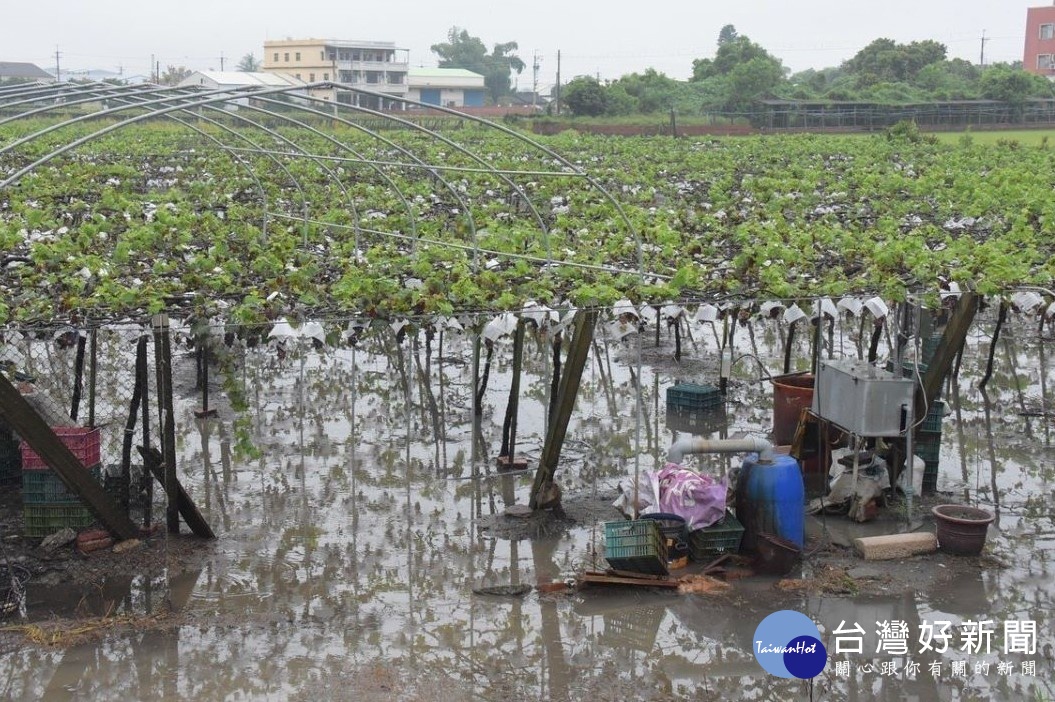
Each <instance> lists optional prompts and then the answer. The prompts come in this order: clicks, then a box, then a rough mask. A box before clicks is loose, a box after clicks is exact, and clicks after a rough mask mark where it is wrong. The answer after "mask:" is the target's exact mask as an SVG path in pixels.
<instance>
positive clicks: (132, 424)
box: [121, 336, 147, 514]
mask: <svg viewBox="0 0 1055 702" xmlns="http://www.w3.org/2000/svg"><path fill="white" fill-rule="evenodd" d="M146 348H147V340H146V337H145V336H144V337H140V339H139V343H138V344H137V345H136V364H137V366H138V363H139V357H140V356H141V355H142V356H144V357H145V355H146ZM136 370H137V371H138V367H137V369H136ZM142 401H143V383H142V382H140V378H139V373H138V372H137V373H136V380H135V387H134V389H133V390H132V403H131V407H130V408H129V410H128V421H127V422H126V423H125V435H124V440H123V441H122V442H121V508H122V509H124V512H125V514H128V513H129V505H130V504H131V494H130V493H131V490H130V486H131V482H132V480H131V477H132V439H133V437H134V435H135V430H136V420H137V419H138V418H139V405H140V403H141V402H142Z"/></svg>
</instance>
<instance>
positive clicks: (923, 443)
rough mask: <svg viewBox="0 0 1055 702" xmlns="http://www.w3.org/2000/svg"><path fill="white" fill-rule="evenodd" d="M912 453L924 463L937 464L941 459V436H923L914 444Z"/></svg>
mask: <svg viewBox="0 0 1055 702" xmlns="http://www.w3.org/2000/svg"><path fill="white" fill-rule="evenodd" d="M912 451H913V453H915V454H916V455H917V456H919V457H920V458H922V459H923V460H924V461H934V462H937V461H938V459H939V458H940V457H941V434H938V435H937V436H936V438H930V437H925V436H924V435H922V434H921V435H920V436H919V438H918V439H917V440H916V443H915V444H913V446H912Z"/></svg>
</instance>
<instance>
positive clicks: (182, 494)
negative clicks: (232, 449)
mask: <svg viewBox="0 0 1055 702" xmlns="http://www.w3.org/2000/svg"><path fill="white" fill-rule="evenodd" d="M139 454H140V455H141V456H142V457H143V472H144V473H146V474H147V475H153V476H154V477H155V478H156V479H157V480H158V482H160V483H161V484H162V485H164V486H165V489H166V490H167V489H168V485H167V481H168V475H169V471H168V470H167V469H166V467H165V466H164V464H162V462H161V452H160V451H158V450H157V449H145V448H143V447H142V446H140V447H139ZM169 501H170V502H172V503H174V504H175V505H176V507H177V509H178V510H179V512H178V513H177V517H176V518H177V519H179V516H178V515H180V514H182V515H183V519H184V521H186V522H187V526H189V527H190V530H191V531H192V532H193V533H194V535H195V536H200V537H202V538H204V539H215V538H216V534H214V533H213V530H212V527H210V526H209V523H208V522H207V521H205V517H203V516H202V514H201V512H200V511H199V510H198V506H197V505H195V504H194V501H193V500H192V499H191V498H190V496H189V495H188V494H187V491H186V490H184V489H183V485H182V484H180V482H179V480H177V481H176V491H175V492H174V493H173V494H171V495H169ZM177 531H179V529H177Z"/></svg>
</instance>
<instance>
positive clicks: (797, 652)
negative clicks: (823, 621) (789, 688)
mask: <svg viewBox="0 0 1055 702" xmlns="http://www.w3.org/2000/svg"><path fill="white" fill-rule="evenodd" d="M820 638H821V632H820V630H819V629H817V625H816V624H814V623H813V620H812V619H810V618H809V617H807V616H806V615H805V614H802V613H801V612H795V611H793V610H790V609H784V610H781V611H779V612H774V613H773V614H770V615H769V616H768V617H766V618H765V619H763V620H762V623H761V624H759V625H758V628H757V629H755V638H754V642H753V643H754V646H753V649H754V654H755V659H756V660H758V664H759V665H760V666H762V668H763V669H764V670H765V671H766V672H767V673H769V674H770V675H775V676H777V677H778V678H800V679H802V680H808V679H810V678H814V677H816V676H817V675H819V674H820V672H821V671H822V670H824V666H825V665H827V663H828V651H827V650H826V649H825V648H824V644H823V643H821V640H820Z"/></svg>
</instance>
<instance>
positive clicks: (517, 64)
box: [431, 27, 524, 102]
mask: <svg viewBox="0 0 1055 702" xmlns="http://www.w3.org/2000/svg"><path fill="white" fill-rule="evenodd" d="M518 48H519V47H518V45H517V43H516V42H515V41H508V42H505V43H502V44H495V45H494V48H493V49H492V50H491V52H490V53H488V51H487V46H486V45H485V44H484V43H483V41H482V40H481V39H480V38H479V37H474V36H471V35H470V34H469V32H468V31H466V30H464V29H460V28H458V27H451V29H450V31H448V32H447V41H445V42H442V43H440V44H433V45H432V47H431V49H432V52H433V53H434V54H436V55H438V56H439V57H440V61H439V65H440V68H464V69H467V70H470V71H473V72H474V73H479V74H480V75H482V76H483V77H484V85H485V86H486V87H487V93H488V95H489V96H490V97H491V101H492V102H498V100H499V98H501V97H502V96H503V95H508V94H509V93H510V92H512V89H511V88H512V78H511V76H510V74H511V73H512V72H513V71H516V73H517V74H518V75H519V74H520V72H521V71H523V70H524V62H523V61H521V60H520V58H519V57H518V56H517V55H516V53H514V52H515V51H516V50H517V49H518Z"/></svg>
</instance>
